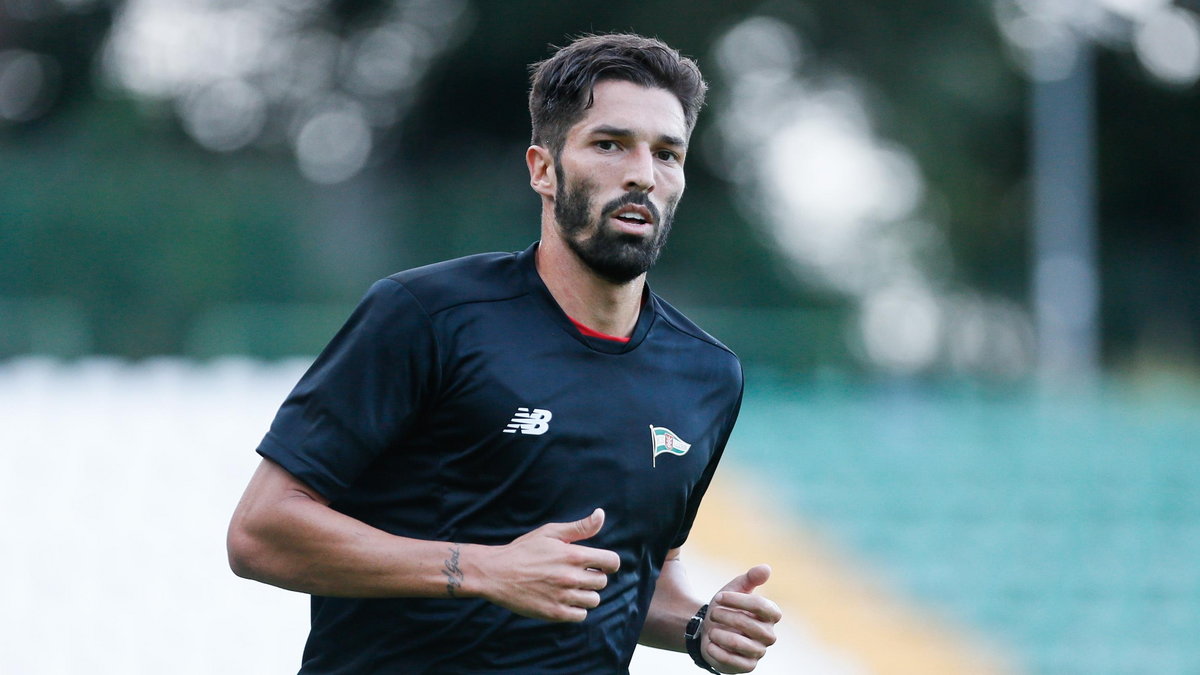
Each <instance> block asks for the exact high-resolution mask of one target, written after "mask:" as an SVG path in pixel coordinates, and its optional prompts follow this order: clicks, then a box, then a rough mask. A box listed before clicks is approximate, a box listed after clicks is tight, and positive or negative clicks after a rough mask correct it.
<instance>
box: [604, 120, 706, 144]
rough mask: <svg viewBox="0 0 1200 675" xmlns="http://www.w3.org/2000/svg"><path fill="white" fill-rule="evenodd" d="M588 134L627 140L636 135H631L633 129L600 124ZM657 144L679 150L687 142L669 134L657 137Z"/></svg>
mask: <svg viewBox="0 0 1200 675" xmlns="http://www.w3.org/2000/svg"><path fill="white" fill-rule="evenodd" d="M588 133H589V134H593V135H594V134H599V135H601V136H616V137H618V138H629V137H630V136H634V135H636V134H634V133H633V129H625V128H623V127H614V126H610V125H608V124H601V125H600V126H598V127H594V128H593V129H592V130H591V131H589V132H588ZM658 142H659V143H661V144H663V145H673V146H675V147H679V148H686V147H687V141H685V140H683V139H682V138H680V137H678V136H672V135H670V134H663V135H661V136H659V137H658Z"/></svg>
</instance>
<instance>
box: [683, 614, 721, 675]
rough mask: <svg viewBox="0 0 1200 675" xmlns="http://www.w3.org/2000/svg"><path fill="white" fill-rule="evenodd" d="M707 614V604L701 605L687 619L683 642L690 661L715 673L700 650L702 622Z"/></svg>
mask: <svg viewBox="0 0 1200 675" xmlns="http://www.w3.org/2000/svg"><path fill="white" fill-rule="evenodd" d="M707 614H708V605H707V604H706V605H702V606H701V607H700V609H698V610H696V613H695V614H694V615H693V616H692V618H691V619H690V620H689V621H688V623H687V627H686V628H684V630H683V642H684V644H685V645H686V646H687V652H688V656H691V657H692V661H693V662H694V663H695V664H696V665H697V666H698V667H700V668H702V669H703V670H705V671H707V672H710V673H715V672H717V671H716V670H715V669H713V667H712V665H711V664H709V662H708V660H707V659H705V658H704V652H703V651H702V650H701V648H700V647H701V639H702V637H703V635H704V623H705V618H706V616H707Z"/></svg>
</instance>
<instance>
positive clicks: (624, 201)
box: [600, 192, 662, 225]
mask: <svg viewBox="0 0 1200 675" xmlns="http://www.w3.org/2000/svg"><path fill="white" fill-rule="evenodd" d="M630 204H637V205H638V206H642V207H645V209H646V210H647V211H649V212H650V217H651V218H653V219H654V224H655V225H657V224H659V223H661V222H662V218H661V217H660V215H659V212H658V207H657V206H655V205H654V202H652V201H650V197H649V196H648V195H647V194H646V193H645V192H626V193H625V194H623V195H621V196H620V197H617V198H616V199H614V200H612V201H610V202H609V203H607V204H605V205H604V208H603V209H600V215H601V217H607V216H609V215H612V214H613V213H615V212H616V211H617V209H620V208H622V207H624V206H628V205H630Z"/></svg>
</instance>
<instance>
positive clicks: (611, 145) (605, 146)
mask: <svg viewBox="0 0 1200 675" xmlns="http://www.w3.org/2000/svg"><path fill="white" fill-rule="evenodd" d="M596 149H597V150H600V151H602V152H612V151H613V150H616V149H617V142H616V141H608V140H605V141H596Z"/></svg>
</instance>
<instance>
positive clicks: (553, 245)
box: [536, 227, 646, 337]
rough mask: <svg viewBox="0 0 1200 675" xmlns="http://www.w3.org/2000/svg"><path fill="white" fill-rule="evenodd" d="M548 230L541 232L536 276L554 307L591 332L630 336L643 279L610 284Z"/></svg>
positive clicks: (639, 305)
mask: <svg viewBox="0 0 1200 675" xmlns="http://www.w3.org/2000/svg"><path fill="white" fill-rule="evenodd" d="M552 229H553V228H547V227H543V228H542V241H541V243H540V244H538V249H537V258H536V263H537V271H538V275H539V276H541V278H542V281H543V282H544V283H545V284H546V288H548V289H550V295H552V296H554V300H555V301H556V302H558V306H559V307H561V308H562V310H563V312H565V313H566V315H567V316H569V317H571V318H572V319H575V320H576V321H578V322H579V323H582V324H583V325H585V326H587V327H588V328H591V329H592V330H596V331H599V332H601V333H606V334H608V335H614V336H617V337H629V336H630V335H632V334H633V328H634V326H635V325H637V320H638V314H639V313H640V312H641V307H642V291H643V289H644V288H645V285H646V275H644V274H643V275H641V276H639V277H637V278H635V279H633V280H631V281H629V282H628V283H624V284H614V283H612V282H611V281H608V280H607V279H604V278H603V277H600V276H599V275H597V274H596V273H595V272H593V271H592V270H591V268H589V267H588V266H587V265H585V264H584V263H583V261H582V260H580V259H579V257H578V256H576V255H575V252H574V251H572V250H571V249H570V247H568V246H567V244H566V242H565V241H563V240H562V238H561V237H559V236H557V231H556V230H555V231H551V230H552Z"/></svg>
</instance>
